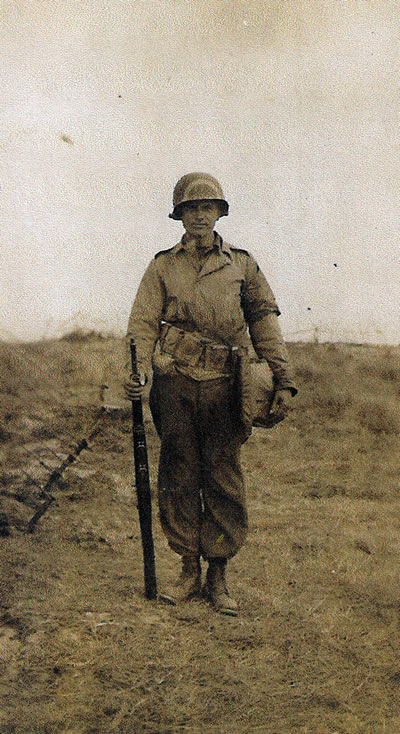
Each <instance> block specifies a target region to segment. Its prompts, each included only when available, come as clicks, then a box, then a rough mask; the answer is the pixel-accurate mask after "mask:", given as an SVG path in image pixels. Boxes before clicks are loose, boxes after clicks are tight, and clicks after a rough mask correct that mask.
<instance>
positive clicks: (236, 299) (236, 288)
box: [127, 233, 297, 394]
mask: <svg viewBox="0 0 400 734" xmlns="http://www.w3.org/2000/svg"><path fill="white" fill-rule="evenodd" d="M279 313H280V311H279V308H278V306H277V303H276V300H275V297H274V294H273V293H272V290H271V288H270V286H269V285H268V283H267V281H266V279H265V277H264V275H263V274H262V272H261V270H260V268H259V267H258V265H257V263H256V261H255V260H254V258H253V256H252V255H251V254H249V253H248V252H247V251H246V250H242V249H239V248H236V247H232V246H231V245H229V244H227V243H226V242H224V241H223V240H222V238H221V237H220V235H218V234H217V233H215V244H214V247H213V248H212V250H211V251H210V253H209V254H208V256H207V257H206V259H205V261H204V264H203V265H202V267H200V268H199V267H198V266H196V262H195V261H194V258H193V255H192V253H191V252H190V250H189V249H188V248H187V246H186V245H185V239H184V238H183V239H182V240H181V241H180V242H179V243H178V244H177V245H175V247H172V248H171V249H169V250H164V251H161V252H159V253H158V254H157V255H156V256H155V258H154V259H153V260H152V261H151V263H150V264H149V266H148V268H147V270H146V272H145V274H144V276H143V278H142V281H141V283H140V285H139V288H138V291H137V295H136V298H135V301H134V304H133V308H132V312H131V315H130V319H129V324H128V332H127V337H128V338H134V339H135V341H136V348H137V354H138V365H139V367H140V369H141V370H142V371H143V372H144V373H145V374H147V375H148V374H149V373H150V370H151V368H152V367H153V369H154V371H155V372H156V373H158V374H174V373H176V371H178V372H181V373H183V374H185V375H187V376H188V377H191V378H193V379H196V380H206V379H216V378H219V377H222V376H225V375H226V374H227V371H228V368H227V365H226V363H225V362H224V361H223V360H215V359H214V360H213V359H210V360H208V361H205V360H204V359H198V358H197V356H198V354H199V352H198V350H197V351H196V350H194V351H193V354H194V355H195V357H194V358H193V359H186V360H185V359H182V358H181V355H180V353H178V354H175V355H174V349H173V348H171V347H170V348H169V350H167V351H165V350H164V349H163V341H168V339H167V340H164V335H165V333H166V332H168V331H169V328H168V327H169V326H172V327H173V328H174V330H181V331H182V332H184V335H186V334H187V333H188V334H190V337H188V339H187V342H189V340H191V341H192V342H193V343H194V342H195V340H196V339H199V340H202V343H203V344H206V345H207V344H209V345H211V348H214V354H216V352H215V348H218V347H219V348H223V347H227V348H232V347H239V348H241V349H244V350H248V349H249V347H251V344H252V345H253V347H254V350H255V352H256V354H257V357H258V358H259V359H263V360H266V361H267V362H268V364H269V367H270V368H271V370H272V373H273V375H274V382H275V386H276V388H290V389H291V391H292V393H293V394H295V393H296V392H297V390H296V387H295V385H294V382H293V380H292V377H291V375H290V372H289V367H288V359H287V351H286V347H285V344H284V341H283V338H282V334H281V331H280V328H279V325H278V316H279ZM173 333H175V332H174V331H171V332H170V334H173ZM160 337H161V338H160ZM181 344H183V342H182V343H181ZM206 351H207V350H206ZM178 352H179V350H178ZM204 353H205V352H203V354H204ZM210 355H211V357H213V354H212V349H211V351H210Z"/></svg>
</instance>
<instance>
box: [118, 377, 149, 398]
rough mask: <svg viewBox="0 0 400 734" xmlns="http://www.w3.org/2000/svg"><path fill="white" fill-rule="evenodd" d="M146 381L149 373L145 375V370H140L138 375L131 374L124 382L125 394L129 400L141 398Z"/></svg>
mask: <svg viewBox="0 0 400 734" xmlns="http://www.w3.org/2000/svg"><path fill="white" fill-rule="evenodd" d="M146 383H147V375H145V373H144V372H139V374H137V375H132V374H131V375H129V377H128V379H127V380H126V381H125V383H124V388H125V396H126V398H127V400H135V398H140V397H141V396H142V394H143V390H144V387H145V385H146Z"/></svg>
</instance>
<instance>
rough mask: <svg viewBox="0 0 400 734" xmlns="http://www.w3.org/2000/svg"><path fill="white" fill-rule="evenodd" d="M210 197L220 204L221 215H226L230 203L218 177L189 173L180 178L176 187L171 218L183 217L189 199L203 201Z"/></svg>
mask: <svg viewBox="0 0 400 734" xmlns="http://www.w3.org/2000/svg"><path fill="white" fill-rule="evenodd" d="M207 199H209V200H210V201H215V202H218V204H220V208H221V217H226V216H227V214H228V210H229V204H228V202H227V201H225V198H224V194H223V191H222V189H221V186H220V185H219V183H218V181H217V179H216V178H214V177H213V176H210V174H209V173H187V174H186V175H185V176H182V178H180V179H179V181H178V183H177V184H176V186H175V188H174V195H173V206H174V210H173V212H172V214H170V215H169V216H170V218H171V219H181V218H182V205H183V204H186V203H188V202H189V201H203V200H207Z"/></svg>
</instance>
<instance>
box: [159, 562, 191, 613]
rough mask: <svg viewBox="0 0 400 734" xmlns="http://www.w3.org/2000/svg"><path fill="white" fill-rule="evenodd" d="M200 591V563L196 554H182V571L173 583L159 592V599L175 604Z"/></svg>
mask: <svg viewBox="0 0 400 734" xmlns="http://www.w3.org/2000/svg"><path fill="white" fill-rule="evenodd" d="M200 591H201V565H200V558H199V557H198V556H182V571H181V573H180V576H179V578H178V580H177V582H176V583H175V584H173V585H172V586H169V587H167V588H166V589H164V591H162V592H161V593H160V599H161V601H164V602H166V603H167V604H172V605H173V606H175V605H176V604H179V602H183V601H188V600H189V599H193V597H194V596H199V594H200Z"/></svg>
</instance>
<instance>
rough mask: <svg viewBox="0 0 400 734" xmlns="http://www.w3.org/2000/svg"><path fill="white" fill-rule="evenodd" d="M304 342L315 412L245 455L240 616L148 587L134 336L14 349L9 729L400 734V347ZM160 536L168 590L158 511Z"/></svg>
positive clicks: (6, 448) (305, 393)
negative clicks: (130, 393) (130, 370)
mask: <svg viewBox="0 0 400 734" xmlns="http://www.w3.org/2000/svg"><path fill="white" fill-rule="evenodd" d="M289 349H290V354H291V359H292V362H293V365H294V368H295V373H296V377H297V381H298V383H299V387H300V393H299V396H298V398H296V408H295V410H294V412H293V413H292V414H291V416H290V417H289V418H288V419H287V420H286V421H284V422H283V423H281V424H280V425H279V426H277V427H276V428H275V429H273V430H272V431H265V430H263V429H255V430H254V433H253V435H252V437H251V438H250V439H249V441H248V442H247V443H246V444H245V445H244V447H243V465H244V469H245V472H246V479H247V489H248V503H249V513H250V532H249V537H248V540H247V543H246V545H245V547H244V549H243V550H242V551H241V553H240V554H239V555H238V556H237V557H236V558H235V559H233V561H232V562H231V564H230V567H229V585H230V588H231V590H232V592H233V593H234V595H235V597H236V598H237V599H238V601H239V603H240V616H239V617H238V618H237V619H235V618H227V617H223V616H220V615H217V614H216V613H215V612H214V611H213V610H212V609H211V608H210V607H209V606H208V604H206V603H205V602H203V601H193V602H190V603H186V604H183V605H181V606H180V607H176V608H173V607H168V606H163V605H162V604H160V603H158V602H149V601H146V600H145V599H144V595H143V571H142V555H141V543H140V535H139V530H138V522H137V508H136V502H135V493H134V487H133V461H132V448H131V446H132V438H131V421H130V409H129V404H128V403H126V402H124V400H123V396H122V391H121V387H120V381H121V374H122V373H123V365H124V348H123V344H122V342H121V340H118V339H112V338H101V337H99V336H98V335H95V334H92V335H87V336H86V337H84V336H83V335H80V334H79V333H75V334H72V335H70V336H69V337H68V338H64V339H62V340H59V341H54V342H43V343H38V344H31V345H9V344H0V366H1V375H2V381H1V388H0V396H1V409H0V459H1V464H2V466H3V470H2V474H1V477H0V502H1V513H2V515H1V516H0V553H1V572H0V573H1V579H0V581H1V585H0V603H1V608H0V612H1V618H0V673H1V677H0V698H1V705H0V732H1V734H114V733H116V734H141V733H142V732H143V733H149V732H151V733H152V734H178V733H180V732H187V733H188V734H204V733H205V732H207V734H208V733H210V734H228V733H229V734H241V733H242V732H246V733H247V732H254V733H255V732H260V733H262V734H339V733H340V734H399V732H400V660H399V650H400V625H399V622H400V585H399V560H400V559H399V552H400V542H399V541H400V515H399V497H400V487H399V463H400V461H399V434H400V416H399V398H400V366H399V352H398V349H397V348H395V347H383V346H382V347H372V346H356V345H341V344H336V345H335V344H321V345H317V344H300V343H299V344H290V345H289ZM103 383H106V384H107V385H109V389H108V391H107V393H106V402H108V403H110V404H113V405H115V406H120V409H119V410H115V411H109V412H106V413H104V414H102V415H100V418H99V412H98V409H99V407H100V386H101V385H102V384H103ZM145 412H146V425H147V433H148V447H149V458H150V465H151V479H152V486H153V487H155V482H156V465H157V453H158V439H157V437H156V435H155V431H154V428H153V426H152V423H151V421H150V417H149V413H148V408H147V403H146V404H145ZM94 426H96V427H97V429H98V433H97V435H96V436H95V438H93V441H92V442H91V444H90V450H87V449H84V450H82V451H81V453H80V455H79V458H78V459H77V460H76V461H75V462H74V463H73V464H72V465H71V466H70V468H69V469H68V470H67V471H66V472H65V474H64V476H63V478H62V479H61V480H59V481H58V483H57V484H56V485H55V486H53V488H52V492H53V495H54V497H55V498H56V501H55V502H54V503H53V504H52V505H51V506H50V507H49V509H48V511H47V512H46V514H44V516H43V517H42V518H41V519H40V521H39V522H38V524H37V526H36V531H35V532H34V533H33V534H30V533H28V532H27V525H28V522H29V520H30V519H31V517H32V516H33V514H34V512H35V510H36V509H37V508H38V506H39V505H40V504H41V502H43V498H41V496H40V493H41V489H40V487H41V486H43V485H44V484H45V482H46V479H47V478H48V475H49V472H51V470H52V469H54V468H56V467H57V466H59V465H60V464H61V462H62V461H63V460H64V459H65V458H66V457H67V456H68V454H69V453H70V452H71V450H72V451H74V450H75V449H76V447H77V444H78V442H79V441H80V440H81V439H83V438H87V437H88V436H89V435H90V433H91V431H92V429H93V427H94ZM154 532H155V543H156V555H157V571H158V578H159V582H160V584H162V583H163V582H164V581H168V580H171V579H172V578H173V577H174V576H175V574H176V573H177V569H178V558H177V556H175V555H174V554H173V553H172V552H171V551H169V549H168V547H167V545H166V542H165V540H164V538H163V536H162V534H161V532H160V528H159V523H158V518H157V512H156V508H154Z"/></svg>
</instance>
